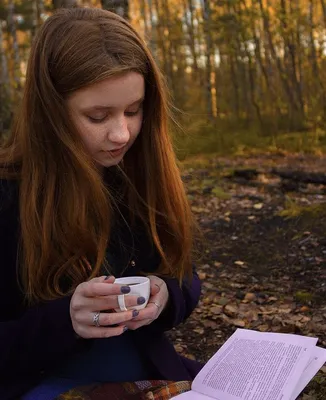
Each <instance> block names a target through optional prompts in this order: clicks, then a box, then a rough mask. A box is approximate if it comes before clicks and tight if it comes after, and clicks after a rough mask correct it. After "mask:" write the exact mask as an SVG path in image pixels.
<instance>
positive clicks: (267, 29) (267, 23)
mask: <svg viewBox="0 0 326 400" xmlns="http://www.w3.org/2000/svg"><path fill="white" fill-rule="evenodd" d="M258 3H259V6H260V11H261V15H262V18H263V26H264V31H265V33H266V36H267V41H268V45H269V48H270V52H271V55H272V58H273V60H274V62H275V64H276V67H277V70H278V73H279V77H280V80H281V82H282V86H283V89H284V91H285V94H286V96H287V98H288V100H289V105H290V125H291V124H292V123H293V120H294V119H295V117H296V115H297V114H298V111H299V109H298V105H297V103H296V101H295V98H294V96H293V93H292V90H291V87H290V85H289V82H288V79H287V76H286V73H285V71H284V68H283V66H282V63H281V60H280V58H279V57H278V55H277V53H276V49H275V46H274V42H273V37H272V33H271V30H270V20H269V11H268V10H266V9H264V6H263V2H262V0H258Z"/></svg>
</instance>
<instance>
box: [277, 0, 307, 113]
mask: <svg viewBox="0 0 326 400" xmlns="http://www.w3.org/2000/svg"><path fill="white" fill-rule="evenodd" d="M292 1H293V0H292ZM280 4H281V18H280V19H281V25H282V30H283V40H284V44H285V65H286V68H287V70H288V71H289V75H290V81H291V83H292V88H293V91H294V93H296V98H297V104H298V106H299V109H300V114H301V115H300V117H301V118H302V120H304V102H303V98H302V92H301V85H300V82H299V81H298V78H297V63H296V52H297V47H296V45H295V43H294V41H293V40H292V37H291V36H292V35H291V28H289V25H288V22H287V20H288V18H289V15H288V13H287V10H286V4H285V0H281V3H280ZM286 55H287V57H286ZM287 59H288V60H287Z"/></svg>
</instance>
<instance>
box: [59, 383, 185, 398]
mask: <svg viewBox="0 0 326 400" xmlns="http://www.w3.org/2000/svg"><path fill="white" fill-rule="evenodd" d="M190 389H191V382H188V381H180V382H171V381H162V380H161V381H139V382H125V383H105V384H103V383H102V384H94V385H89V386H80V387H77V388H74V389H72V390H69V392H66V393H63V394H61V395H60V396H59V397H57V398H56V399H55V400H168V399H172V398H173V397H174V396H177V395H178V394H181V393H184V392H187V391H188V390H190Z"/></svg>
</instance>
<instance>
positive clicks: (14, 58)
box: [7, 0, 21, 103]
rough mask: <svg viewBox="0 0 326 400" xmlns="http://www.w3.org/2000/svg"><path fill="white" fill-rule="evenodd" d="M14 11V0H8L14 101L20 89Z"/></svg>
mask: <svg viewBox="0 0 326 400" xmlns="http://www.w3.org/2000/svg"><path fill="white" fill-rule="evenodd" d="M14 11H15V5H14V0H9V2H8V20H7V21H8V22H7V27H8V32H9V34H10V37H11V47H12V49H11V51H12V62H13V70H12V71H13V80H14V83H15V90H14V102H15V103H16V100H18V97H19V94H20V90H21V83H20V56H19V46H18V40H17V30H16V22H15V18H14Z"/></svg>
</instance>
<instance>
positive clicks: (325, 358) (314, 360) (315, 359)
mask: <svg viewBox="0 0 326 400" xmlns="http://www.w3.org/2000/svg"><path fill="white" fill-rule="evenodd" d="M325 362H326V350H325V349H322V348H321V347H315V348H314V349H313V356H312V357H311V358H310V361H309V363H308V365H307V366H306V368H305V370H304V371H303V373H302V375H301V377H300V380H299V382H298V384H297V385H296V387H295V389H294V391H293V395H292V397H291V400H295V399H296V398H297V397H298V396H299V395H300V393H301V392H302V391H303V389H304V388H305V387H306V386H307V385H308V383H309V382H310V381H311V379H312V378H313V377H314V376H315V375H316V374H317V372H318V371H319V370H320V368H321V367H322V366H323V365H324V364H325Z"/></svg>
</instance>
